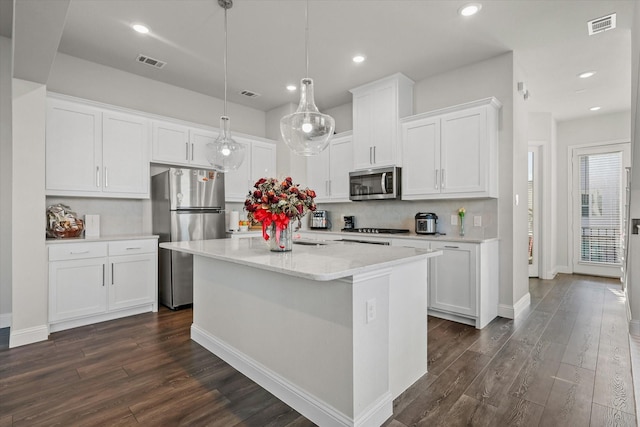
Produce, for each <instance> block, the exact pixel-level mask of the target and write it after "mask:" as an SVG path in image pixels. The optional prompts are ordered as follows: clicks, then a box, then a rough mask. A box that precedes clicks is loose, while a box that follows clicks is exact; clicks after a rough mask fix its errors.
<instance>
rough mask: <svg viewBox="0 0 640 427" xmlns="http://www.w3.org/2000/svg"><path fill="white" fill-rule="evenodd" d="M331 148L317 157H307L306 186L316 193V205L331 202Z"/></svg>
mask: <svg viewBox="0 0 640 427" xmlns="http://www.w3.org/2000/svg"><path fill="white" fill-rule="evenodd" d="M330 152H331V146H329V147H327V148H326V149H325V150H324V151H322V152H320V154H318V155H316V156H309V157H307V183H306V186H307V187H309V188H311V189H312V190H313V191H315V192H316V199H315V201H316V203H320V202H327V201H329V200H330V193H329V180H330V177H329V156H330Z"/></svg>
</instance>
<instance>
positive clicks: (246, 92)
mask: <svg viewBox="0 0 640 427" xmlns="http://www.w3.org/2000/svg"><path fill="white" fill-rule="evenodd" d="M240 95H244V96H246V97H248V98H257V97H259V96H260V94H259V93H255V92H251V91H250V90H242V91H240Z"/></svg>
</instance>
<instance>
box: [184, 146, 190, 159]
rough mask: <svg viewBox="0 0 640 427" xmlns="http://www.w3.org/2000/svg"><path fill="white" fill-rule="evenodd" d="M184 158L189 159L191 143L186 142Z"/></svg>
mask: <svg viewBox="0 0 640 427" xmlns="http://www.w3.org/2000/svg"><path fill="white" fill-rule="evenodd" d="M184 159H185V160H189V143H188V142H185V143H184Z"/></svg>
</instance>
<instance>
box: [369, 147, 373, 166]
mask: <svg viewBox="0 0 640 427" xmlns="http://www.w3.org/2000/svg"><path fill="white" fill-rule="evenodd" d="M372 153H373V147H369V164H370V165H371V164H373V154H372Z"/></svg>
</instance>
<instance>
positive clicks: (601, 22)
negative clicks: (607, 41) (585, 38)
mask: <svg viewBox="0 0 640 427" xmlns="http://www.w3.org/2000/svg"><path fill="white" fill-rule="evenodd" d="M587 27H588V28H589V35H590V36H592V35H594V34H598V33H602V32H603V31H607V30H613V29H614V28H615V27H616V14H615V13H612V14H611V15H607V16H603V17H602V18H598V19H594V20H592V21H589V22H587Z"/></svg>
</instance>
